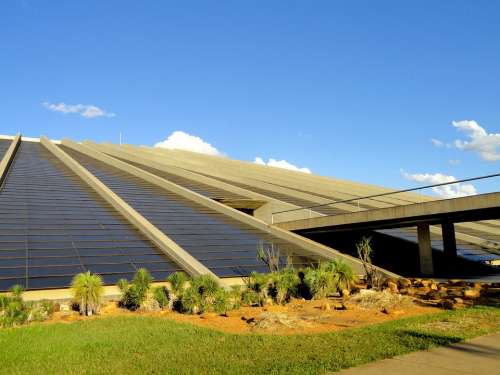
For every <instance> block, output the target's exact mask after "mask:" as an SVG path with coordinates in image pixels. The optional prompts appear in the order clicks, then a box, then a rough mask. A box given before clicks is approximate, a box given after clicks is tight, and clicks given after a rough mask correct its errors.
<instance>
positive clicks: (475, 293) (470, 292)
mask: <svg viewBox="0 0 500 375" xmlns="http://www.w3.org/2000/svg"><path fill="white" fill-rule="evenodd" d="M463 296H464V298H469V299H475V298H479V297H481V291H480V290H478V289H473V288H465V289H464V291H463Z"/></svg>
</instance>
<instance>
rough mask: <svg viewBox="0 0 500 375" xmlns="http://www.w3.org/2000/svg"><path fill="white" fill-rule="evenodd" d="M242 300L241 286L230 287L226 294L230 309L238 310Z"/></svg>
mask: <svg viewBox="0 0 500 375" xmlns="http://www.w3.org/2000/svg"><path fill="white" fill-rule="evenodd" d="M242 298H243V291H242V289H241V285H231V289H230V290H229V292H228V299H229V303H230V304H231V308H232V309H239V308H240V307H241V302H242Z"/></svg>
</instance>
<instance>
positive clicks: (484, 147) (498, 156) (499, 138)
mask: <svg viewBox="0 0 500 375" xmlns="http://www.w3.org/2000/svg"><path fill="white" fill-rule="evenodd" d="M453 126H454V127H455V128H457V129H458V130H459V131H461V132H464V133H465V134H467V136H468V137H469V138H470V140H469V141H463V140H459V139H457V140H455V142H454V144H455V147H456V148H458V149H460V150H465V151H474V152H477V153H478V154H479V156H480V157H481V159H483V160H486V161H498V160H500V134H498V133H489V134H488V133H487V132H486V130H485V129H484V128H482V127H481V126H479V124H478V123H477V122H476V121H469V120H463V121H453Z"/></svg>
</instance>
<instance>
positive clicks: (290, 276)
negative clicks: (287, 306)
mask: <svg viewBox="0 0 500 375" xmlns="http://www.w3.org/2000/svg"><path fill="white" fill-rule="evenodd" d="M272 279H273V284H274V285H273V286H274V290H275V293H276V302H277V303H279V304H283V303H285V302H286V301H288V300H289V299H290V297H293V296H296V295H297V290H298V286H299V284H300V278H299V275H298V274H297V272H295V271H294V270H293V269H291V268H286V269H284V270H283V271H279V272H275V273H274V274H273V275H272Z"/></svg>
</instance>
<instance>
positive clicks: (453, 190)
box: [401, 170, 477, 198]
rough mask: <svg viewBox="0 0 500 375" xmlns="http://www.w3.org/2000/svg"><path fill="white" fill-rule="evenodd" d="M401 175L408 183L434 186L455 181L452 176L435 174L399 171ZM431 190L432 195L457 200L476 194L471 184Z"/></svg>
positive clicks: (438, 187) (458, 184)
mask: <svg viewBox="0 0 500 375" xmlns="http://www.w3.org/2000/svg"><path fill="white" fill-rule="evenodd" d="M401 173H402V175H403V176H404V178H406V179H407V180H410V181H415V182H419V183H423V184H427V185H436V184H442V183H445V182H453V181H456V180H457V179H456V178H455V177H454V176H448V175H445V174H442V173H435V174H430V173H415V174H411V173H408V172H405V171H404V170H401ZM432 190H433V191H434V193H436V194H437V195H439V196H441V197H444V198H459V197H466V196H468V195H475V194H477V191H476V188H475V187H474V185H472V184H467V183H457V184H450V185H444V186H436V187H433V188H432Z"/></svg>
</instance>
